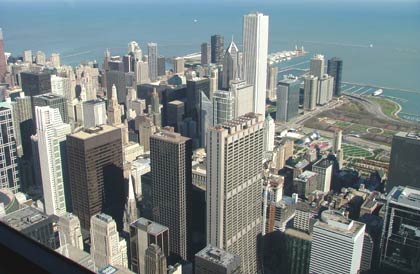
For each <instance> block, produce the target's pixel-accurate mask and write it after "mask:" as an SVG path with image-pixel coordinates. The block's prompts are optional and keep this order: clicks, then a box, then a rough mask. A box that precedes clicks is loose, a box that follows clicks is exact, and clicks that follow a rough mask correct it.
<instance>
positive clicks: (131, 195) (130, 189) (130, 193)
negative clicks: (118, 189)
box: [127, 171, 135, 201]
mask: <svg viewBox="0 0 420 274" xmlns="http://www.w3.org/2000/svg"><path fill="white" fill-rule="evenodd" d="M133 200H135V197H134V188H133V181H132V180H131V171H130V173H129V176H128V197H127V201H133Z"/></svg>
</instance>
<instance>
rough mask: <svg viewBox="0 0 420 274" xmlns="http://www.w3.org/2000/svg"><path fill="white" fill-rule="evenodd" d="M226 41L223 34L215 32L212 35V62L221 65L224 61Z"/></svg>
mask: <svg viewBox="0 0 420 274" xmlns="http://www.w3.org/2000/svg"><path fill="white" fill-rule="evenodd" d="M224 50H225V42H224V38H223V36H222V35H219V34H215V35H212V36H211V62H212V63H213V64H218V65H221V64H222V63H223V52H224Z"/></svg>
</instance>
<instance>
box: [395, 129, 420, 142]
mask: <svg viewBox="0 0 420 274" xmlns="http://www.w3.org/2000/svg"><path fill="white" fill-rule="evenodd" d="M395 136H398V137H402V138H408V139H414V140H420V132H403V131H400V132H398V133H397V134H395Z"/></svg>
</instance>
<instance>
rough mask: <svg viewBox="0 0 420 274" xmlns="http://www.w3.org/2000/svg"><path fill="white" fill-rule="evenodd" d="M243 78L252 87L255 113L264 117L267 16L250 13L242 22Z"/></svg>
mask: <svg viewBox="0 0 420 274" xmlns="http://www.w3.org/2000/svg"><path fill="white" fill-rule="evenodd" d="M242 37H243V47H244V68H243V70H244V77H245V80H246V82H247V83H248V84H250V85H253V86H254V109H253V111H254V112H255V113H259V114H262V115H263V116H264V115H265V97H266V82H267V51H268V16H267V15H264V14H262V13H250V14H248V15H245V16H244V22H243V36H242Z"/></svg>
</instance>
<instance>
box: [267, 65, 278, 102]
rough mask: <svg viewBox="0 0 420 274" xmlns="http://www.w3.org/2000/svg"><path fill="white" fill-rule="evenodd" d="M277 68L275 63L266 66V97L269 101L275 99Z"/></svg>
mask: <svg viewBox="0 0 420 274" xmlns="http://www.w3.org/2000/svg"><path fill="white" fill-rule="evenodd" d="M278 73H279V68H278V67H277V65H274V66H273V65H268V67H267V98H268V99H269V100H270V101H275V100H276V99H277V81H278V80H277V79H278Z"/></svg>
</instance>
